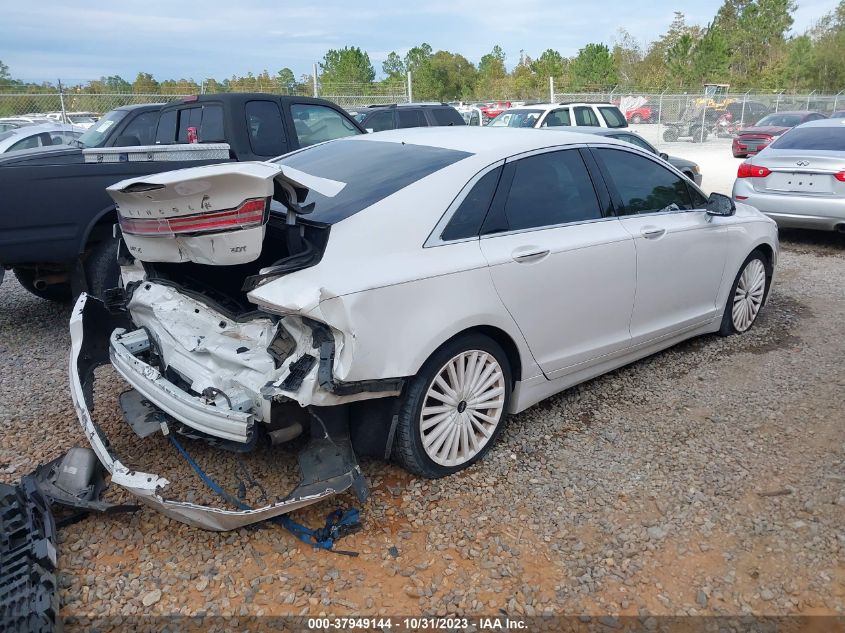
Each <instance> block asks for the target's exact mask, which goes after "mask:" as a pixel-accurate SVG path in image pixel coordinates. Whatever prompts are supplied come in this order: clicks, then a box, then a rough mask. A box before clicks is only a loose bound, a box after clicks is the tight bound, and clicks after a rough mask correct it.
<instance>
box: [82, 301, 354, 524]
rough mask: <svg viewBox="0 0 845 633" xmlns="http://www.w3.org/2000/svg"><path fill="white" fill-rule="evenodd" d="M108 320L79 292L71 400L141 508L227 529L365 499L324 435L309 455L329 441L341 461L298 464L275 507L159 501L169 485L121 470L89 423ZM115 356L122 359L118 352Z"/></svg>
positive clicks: (348, 463) (349, 464) (349, 462)
mask: <svg viewBox="0 0 845 633" xmlns="http://www.w3.org/2000/svg"><path fill="white" fill-rule="evenodd" d="M113 321H114V317H112V316H110V315H109V313H108V312H106V310H105V308H104V307H103V304H102V303H101V302H99V301H97V300H95V299H91V298H90V297H88V296H87V295H86V294H85V293H83V294H82V295H81V296H80V298H79V300H78V301H77V302H76V305H75V306H74V309H73V313H72V315H71V319H70V333H71V354H70V368H69V370H70V371H69V374H70V388H71V398H72V399H73V404H74V407H75V409H76V413H77V416H78V418H79V422H80V424H81V425H82V428H83V431H84V433H85V436H86V437H87V438H88V441H89V442H90V444H91V447H92V448H93V449H94V452H95V453H96V454H97V457H98V459H99V460H100V462H101V463H102V464H103V466H105V468H106V469H107V470H108V471H109V473H110V474H111V481H112V483H114V484H117V485H119V486H121V487H123V488H125V489H126V490H128V491H129V492H130V493H132V494H133V495H135V496H136V497H138V498H139V499H140V500H141V501H142V502H143V503H145V504H146V505H148V506H150V507H152V508H154V509H156V510H158V511H159V512H162V513H164V514H166V515H167V516H169V517H171V518H173V519H176V520H177V521H182V522H183V523H187V524H189V525H193V526H195V527H199V528H202V529H206V530H215V531H222V530H231V529H235V528H238V527H242V526H244V525H248V524H250V523H255V522H257V521H263V520H266V519H270V518H273V517H275V516H279V515H281V514H285V513H288V512H292V511H293V510H296V509H298V508H302V507H304V506H307V505H310V504H312V503H317V502H318V501H321V500H322V499H325V498H327V497H329V496H332V495H335V494H337V493H339V492H343V491H344V490H346V489H348V488H350V487H354V488H355V490H356V492H357V493H358V495H359V498H361V499H362V500H363V498H365V497H366V484H365V483H363V476H362V475H361V471H360V468H359V467H358V465H357V464H355V463H354V455H353V456H352V459H350V458H349V455H351V449H349V448H348V446H347V445H345V444H343V442H335V440H333V439H332V438H330V437H329V435H328V433H326V435H325V437H324V438H318V442H317V446H316V447H315V449H314V451H315V452H318V451H319V449H320V443H321V442H322V443H323V444H325V443H329V444H330V445H331V446H332V447H335V446H337V447H338V448H337V449H335V448H333V449H332V450H333V451H334V452H335V453H343V452H344V449H345V452H346V454H347V455H346V456H345V460H344V461H337V462H335V463H332V464H330V465H329V466H330V467H329V468H324V469H319V470H318V469H314V468H313V467H312V468H306V467H305V466H302V461H301V469H302V471H303V481H302V482H301V483H300V485H299V486H297V488H295V489H294V490H293V491H292V492H291V493H290V494H288V495H287V496H286V497H284V498H281V499H280V500H279V501H276V502H275V503H271V504H268V505H266V506H264V507H261V508H256V509H253V510H228V509H225V508H216V507H211V506H203V505H197V504H194V503H189V502H184V501H175V500H170V499H165V494H166V491H167V486H168V485H169V484H170V482H169V481H168V480H167V479H165V478H163V477H160V476H158V475H155V474H153V473H145V472H140V471H136V470H130V469H129V468H127V467H126V466H125V465H124V464H123V463H122V462H121V461H120V458H119V457H118V456H116V455H114V454H113V453H112V451H111V449H110V448H109V441H108V438H107V437H106V436H105V435H104V434H103V432H102V430H101V429H100V428H99V427H98V426H97V425H96V424H95V422H94V420H93V418H92V416H91V410H90V404H89V401H88V396H86V394H91V393H92V390H93V381H94V369H95V368H96V367H98V366H100V365H103V364H105V363H107V362H108V357H107V356H106V355H105V349H106V346H105V345H103V344H102V343H101V342H100V341H98V340H96V339H98V338H101V337H102V336H104V330H109V329H112V326H113V325H114V324H115V323H114V322H113ZM113 331H115V332H120V331H122V330H121V329H120V328H114V329H113ZM119 336H120V335H119V334H117V333H116V334H114V335H113V336H112V343H114V342H115V339H116V338H117V337H119ZM133 343H134V344H138V340H137V339H133ZM127 354H128V352H127ZM119 355H120V356H121V357H122V356H123V353H120V354H119ZM128 355H129V354H128ZM130 356H131V355H130ZM112 360H113V362H114V360H115V356H114V348H112ZM127 360H129V359H127ZM130 362H131V361H130ZM139 371H140V372H141V373H143V371H144V370H143V369H139ZM148 378H149V379H150V380H151V381H154V379H155V378H156V377H155V376H154V375H153V374H150V375H149V376H148ZM347 444H348V443H347Z"/></svg>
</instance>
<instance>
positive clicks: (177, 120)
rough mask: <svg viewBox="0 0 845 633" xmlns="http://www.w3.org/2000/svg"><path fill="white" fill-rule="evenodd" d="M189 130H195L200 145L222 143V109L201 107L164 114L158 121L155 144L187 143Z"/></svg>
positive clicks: (211, 106)
mask: <svg viewBox="0 0 845 633" xmlns="http://www.w3.org/2000/svg"><path fill="white" fill-rule="evenodd" d="M189 128H196V130H197V140H198V142H200V143H215V142H220V141H224V140H225V136H224V134H223V107H222V106H220V105H217V104H215V105H202V106H194V107H190V108H180V109H178V110H170V111H168V112H165V113H164V114H162V115H161V118H160V119H159V123H158V130H156V143H163V144H168V143H187V142H188V138H189V136H188V129H189Z"/></svg>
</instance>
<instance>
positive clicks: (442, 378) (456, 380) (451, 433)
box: [396, 335, 511, 478]
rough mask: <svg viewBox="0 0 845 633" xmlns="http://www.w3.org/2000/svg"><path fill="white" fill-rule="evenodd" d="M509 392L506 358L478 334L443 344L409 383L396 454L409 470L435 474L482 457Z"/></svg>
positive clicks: (498, 424) (498, 425) (496, 431)
mask: <svg viewBox="0 0 845 633" xmlns="http://www.w3.org/2000/svg"><path fill="white" fill-rule="evenodd" d="M510 394H511V374H510V367H509V366H508V362H507V356H506V355H505V353H504V351H503V350H502V348H501V347H500V346H499V345H498V344H496V343H495V341H493V340H491V339H489V338H488V337H486V336H482V335H469V336H467V337H461V338H459V339H456V340H455V341H452V342H451V343H449V344H447V345H446V346H444V347H443V348H441V349H440V350H438V352H437V353H435V354H434V355H433V356H432V357H431V359H429V361H428V362H427V363H426V364H425V365H424V366H423V368H422V369H421V370H420V373H419V374H417V376H415V377H414V379H413V380H412V381H411V383H410V384H409V386H408V390H407V394H406V395H405V397H404V401H403V404H402V407H401V409H400V415H399V424H398V427H397V435H396V442H397V447H396V448H397V451H396V454H397V456H398V458H399V461H400V462H401V464H402V466H404V467H405V468H406V469H407V470H409V471H411V472H413V473H415V474H418V475H422V476H424V477H429V478H435V477H442V476H443V475H448V474H451V473H454V472H457V471H459V470H462V469H464V468H466V467H467V466H469V465H470V464H472V463H474V462H476V461H477V460H479V459H481V457H482V456H483V455H484V454H485V453H486V452H487V450H488V449H489V448H490V446H491V445H492V443H493V441H494V440H495V438H496V437H497V436H498V434H499V432H500V431H501V428H502V426H503V422H504V419H505V416H506V415H507V410H508V405H509V401H510Z"/></svg>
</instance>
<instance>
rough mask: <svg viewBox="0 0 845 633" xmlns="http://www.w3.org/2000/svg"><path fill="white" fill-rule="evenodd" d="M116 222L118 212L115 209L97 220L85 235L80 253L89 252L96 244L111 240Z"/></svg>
mask: <svg viewBox="0 0 845 633" xmlns="http://www.w3.org/2000/svg"><path fill="white" fill-rule="evenodd" d="M116 222H117V211H116V210H115V209H110V210H108V211H106V212H105V213H103V215H101V216H100V217H99V218H97V220H96V221H95V222H94V223H93V224H92V225H91V228H90V229H89V230H88V232H87V233H86V234H85V236H84V239H83V240H82V244H80V247H81V251H80V253H84V252H85V251H87V250H88V248H89V246H90V245H91V244H93V243H95V242H102V241H103V240H105V239H109V238H110V237H111V236H112V225H114V224H115V223H116Z"/></svg>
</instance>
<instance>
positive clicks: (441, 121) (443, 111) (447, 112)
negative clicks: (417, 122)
mask: <svg viewBox="0 0 845 633" xmlns="http://www.w3.org/2000/svg"><path fill="white" fill-rule="evenodd" d="M431 114H432V116H433V117H434V121H435V122H436V123H437V125H466V124H465V123H464V119H463V117H461V115H460V114H458V111H457V110H455V108H432V109H431Z"/></svg>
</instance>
